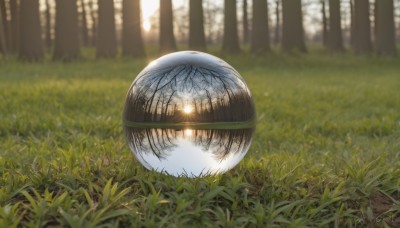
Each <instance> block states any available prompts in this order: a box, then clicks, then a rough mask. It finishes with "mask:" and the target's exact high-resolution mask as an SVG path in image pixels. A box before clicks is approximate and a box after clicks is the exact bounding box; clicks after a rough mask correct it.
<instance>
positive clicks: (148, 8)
mask: <svg viewBox="0 0 400 228" xmlns="http://www.w3.org/2000/svg"><path fill="white" fill-rule="evenodd" d="M158 7H159V1H157V0H142V1H141V8H142V18H143V24H142V27H143V30H144V31H145V32H149V31H150V30H151V23H150V21H151V17H152V16H153V15H154V14H155V13H157V10H158Z"/></svg>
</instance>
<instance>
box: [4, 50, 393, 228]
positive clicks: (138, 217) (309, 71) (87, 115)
mask: <svg viewBox="0 0 400 228" xmlns="http://www.w3.org/2000/svg"><path fill="white" fill-rule="evenodd" d="M226 60H227V61H228V62H229V63H231V64H232V65H233V66H234V67H235V68H236V69H237V70H238V71H239V72H240V73H241V74H242V76H243V77H244V78H245V80H246V81H247V83H248V85H249V87H250V89H251V91H252V93H253V96H254V99H255V103H256V108H257V113H258V115H259V116H260V115H261V114H263V115H264V118H263V119H261V121H260V122H259V123H258V126H257V131H256V135H255V139H254V141H253V144H252V147H251V149H250V151H249V152H248V154H247V155H246V157H245V158H244V160H243V161H242V162H241V163H240V164H239V165H238V166H237V167H235V168H234V169H233V170H231V171H229V172H228V173H226V174H224V175H220V176H213V177H205V178H198V179H188V178H184V177H182V178H174V177H170V176H165V175H162V174H157V173H153V172H149V171H147V170H146V169H145V168H143V167H142V166H141V165H140V164H139V163H138V162H137V161H136V160H135V159H134V157H133V156H132V153H131V152H130V151H129V149H128V147H127V145H126V143H125V139H124V136H123V133H122V108H123V103H124V99H125V93H126V91H127V90H128V87H129V86H130V83H131V82H132V81H133V79H134V77H135V75H136V74H137V73H138V72H139V71H140V69H142V68H143V67H144V65H145V63H146V61H136V60H132V59H118V60H98V61H96V60H91V59H89V60H82V61H81V62H75V63H68V64H62V63H51V62H48V61H46V62H44V63H36V64H31V63H18V62H16V61H14V60H9V61H8V62H3V63H0V227H12V226H28V227H38V226H72V227H91V226H123V225H131V226H134V227H138V226H146V227H154V226H156V227H164V226H177V227H189V226H190V227H192V226H194V227H204V226H224V227H225V226H226V227H237V226H250V227H256V226H258V227H266V226H268V227H273V226H275V227H282V226H283V227H304V226H322V227H333V226H336V227H343V226H356V227H365V226H381V227H384V226H400V178H399V177H400V59H399V58H397V59H390V58H377V57H354V56H349V55H339V56H329V55H322V54H309V55H297V56H281V55H270V56H265V57H257V58H256V57H252V56H249V55H246V54H245V55H241V56H236V57H235V56H228V57H227V58H226Z"/></svg>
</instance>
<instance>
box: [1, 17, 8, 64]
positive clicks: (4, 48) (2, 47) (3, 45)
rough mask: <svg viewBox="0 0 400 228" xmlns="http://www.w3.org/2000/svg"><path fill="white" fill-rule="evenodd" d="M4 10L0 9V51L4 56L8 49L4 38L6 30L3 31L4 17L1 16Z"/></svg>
mask: <svg viewBox="0 0 400 228" xmlns="http://www.w3.org/2000/svg"><path fill="white" fill-rule="evenodd" d="M4 13H5V11H4V12H3V10H1V11H0V16H1V17H0V53H2V54H3V55H4V56H5V55H7V53H8V50H7V38H6V31H5V28H4V27H5V23H3V20H4V18H6V17H3V15H4Z"/></svg>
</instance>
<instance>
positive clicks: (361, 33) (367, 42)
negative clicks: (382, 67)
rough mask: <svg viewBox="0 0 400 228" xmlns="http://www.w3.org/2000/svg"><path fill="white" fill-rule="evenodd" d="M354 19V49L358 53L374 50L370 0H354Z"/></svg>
mask: <svg viewBox="0 0 400 228" xmlns="http://www.w3.org/2000/svg"><path fill="white" fill-rule="evenodd" d="M381 1H382V0H381ZM354 19H355V22H354V25H355V31H354V32H355V33H354V35H355V37H354V51H355V52H356V53H357V54H369V53H371V51H372V44H371V25H370V20H369V1H367V0H354Z"/></svg>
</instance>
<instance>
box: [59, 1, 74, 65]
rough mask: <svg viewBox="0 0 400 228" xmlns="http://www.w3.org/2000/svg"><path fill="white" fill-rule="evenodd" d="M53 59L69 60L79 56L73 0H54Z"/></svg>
mask: <svg viewBox="0 0 400 228" xmlns="http://www.w3.org/2000/svg"><path fill="white" fill-rule="evenodd" d="M55 33H56V34H55V45H54V53H53V59H54V60H63V61H70V60H74V59H77V58H79V57H80V49H79V32H78V12H77V5H76V1H75V0H68V1H66V0H56V25H55Z"/></svg>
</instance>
